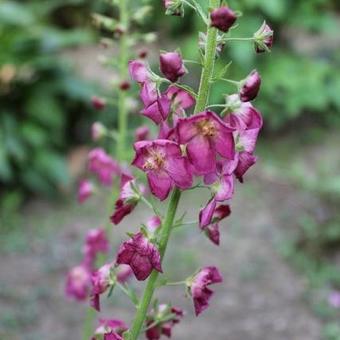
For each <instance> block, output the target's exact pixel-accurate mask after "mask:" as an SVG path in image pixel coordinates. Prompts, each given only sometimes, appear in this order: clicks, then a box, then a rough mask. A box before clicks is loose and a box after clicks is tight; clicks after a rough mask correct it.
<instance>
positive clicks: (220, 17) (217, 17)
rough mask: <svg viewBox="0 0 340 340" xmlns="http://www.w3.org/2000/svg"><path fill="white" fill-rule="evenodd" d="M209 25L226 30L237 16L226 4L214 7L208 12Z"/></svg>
mask: <svg viewBox="0 0 340 340" xmlns="http://www.w3.org/2000/svg"><path fill="white" fill-rule="evenodd" d="M210 19H211V26H212V27H216V28H217V29H219V30H220V31H222V32H228V31H229V29H230V27H231V26H233V25H234V23H235V21H236V19H237V16H236V14H235V13H234V12H233V11H232V10H231V9H230V8H229V7H227V6H223V7H220V8H216V9H215V10H213V11H212V12H211V14H210Z"/></svg>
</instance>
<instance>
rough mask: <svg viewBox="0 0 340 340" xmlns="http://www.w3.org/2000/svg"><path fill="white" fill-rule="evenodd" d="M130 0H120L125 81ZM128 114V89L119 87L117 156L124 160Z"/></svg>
mask: <svg viewBox="0 0 340 340" xmlns="http://www.w3.org/2000/svg"><path fill="white" fill-rule="evenodd" d="M128 2H129V0H120V1H119V13H120V24H121V25H122V27H123V29H124V32H123V34H122V36H121V38H120V44H119V49H120V50H119V66H118V67H119V78H120V79H119V80H120V81H124V80H126V79H127V75H128V73H127V63H128V61H129V60H128V59H129V51H128V41H127V39H128V37H127V34H128V32H127V31H128V26H129V13H128ZM127 114H128V110H127V107H126V90H122V89H119V92H118V140H117V151H116V152H117V154H116V156H117V158H118V160H119V161H122V160H124V159H125V158H126V155H125V152H126V151H125V150H126V137H127Z"/></svg>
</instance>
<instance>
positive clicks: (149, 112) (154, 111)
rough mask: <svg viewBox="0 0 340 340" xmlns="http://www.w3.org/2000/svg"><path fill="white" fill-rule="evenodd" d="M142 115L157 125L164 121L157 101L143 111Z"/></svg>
mask: <svg viewBox="0 0 340 340" xmlns="http://www.w3.org/2000/svg"><path fill="white" fill-rule="evenodd" d="M141 113H142V114H143V115H144V116H145V117H148V118H150V119H151V120H152V121H153V122H154V123H155V124H160V123H161V122H162V120H163V116H162V114H161V112H160V110H159V103H158V101H155V102H154V103H152V104H151V105H149V106H148V107H146V108H145V109H144V110H142V111H141Z"/></svg>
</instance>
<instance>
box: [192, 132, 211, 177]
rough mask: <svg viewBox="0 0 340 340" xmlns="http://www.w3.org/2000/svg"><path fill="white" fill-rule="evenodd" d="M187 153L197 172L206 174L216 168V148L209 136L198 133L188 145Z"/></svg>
mask: <svg viewBox="0 0 340 340" xmlns="http://www.w3.org/2000/svg"><path fill="white" fill-rule="evenodd" d="M187 154H188V158H189V160H190V162H191V163H192V164H193V166H194V167H195V170H196V171H197V173H199V174H201V175H205V174H207V173H211V172H214V171H215V169H216V158H215V152H214V149H213V148H212V147H211V145H210V141H209V139H208V138H205V137H204V136H201V135H197V136H196V137H194V138H193V139H192V140H191V142H190V143H189V144H188V145H187Z"/></svg>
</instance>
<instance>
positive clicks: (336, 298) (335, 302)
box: [328, 291, 340, 309]
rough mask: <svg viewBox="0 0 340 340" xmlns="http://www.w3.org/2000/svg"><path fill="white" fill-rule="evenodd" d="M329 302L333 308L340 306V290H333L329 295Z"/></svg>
mask: <svg viewBox="0 0 340 340" xmlns="http://www.w3.org/2000/svg"><path fill="white" fill-rule="evenodd" d="M328 303H329V304H330V306H332V307H333V308H337V309H338V308H340V291H333V292H332V293H331V294H330V295H329V297H328Z"/></svg>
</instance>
